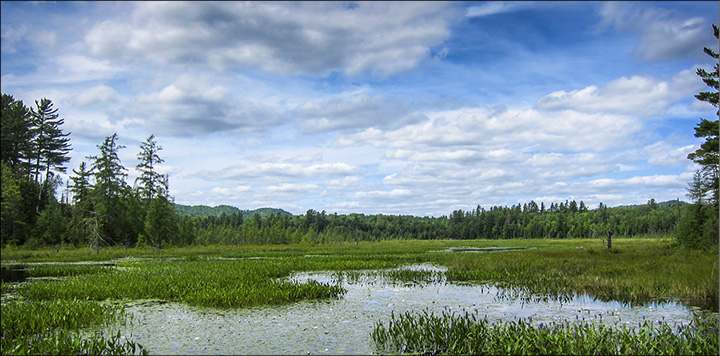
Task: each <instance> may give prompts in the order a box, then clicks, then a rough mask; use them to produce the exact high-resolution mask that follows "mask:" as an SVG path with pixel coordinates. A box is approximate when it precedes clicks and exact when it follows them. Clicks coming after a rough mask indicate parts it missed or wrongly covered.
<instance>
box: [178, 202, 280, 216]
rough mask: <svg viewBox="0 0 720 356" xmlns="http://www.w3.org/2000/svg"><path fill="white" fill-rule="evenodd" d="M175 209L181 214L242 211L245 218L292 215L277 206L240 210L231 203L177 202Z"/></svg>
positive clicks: (192, 214) (202, 214)
mask: <svg viewBox="0 0 720 356" xmlns="http://www.w3.org/2000/svg"><path fill="white" fill-rule="evenodd" d="M175 211H177V213H178V214H180V215H189V216H212V215H214V216H220V215H222V214H227V215H230V214H235V213H242V215H243V217H244V218H251V217H253V216H254V215H255V214H258V215H260V217H263V218H264V217H267V216H270V215H272V214H280V215H288V216H292V214H291V213H289V212H287V211H285V210H282V209H277V208H260V209H255V210H240V209H238V208H236V207H234V206H229V205H218V206H215V207H210V206H206V205H193V206H190V205H182V204H175Z"/></svg>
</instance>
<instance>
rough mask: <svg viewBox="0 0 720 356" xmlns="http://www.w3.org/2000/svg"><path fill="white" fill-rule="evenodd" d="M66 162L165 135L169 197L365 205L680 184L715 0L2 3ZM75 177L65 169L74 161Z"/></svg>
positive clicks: (558, 198) (298, 210) (691, 143)
mask: <svg viewBox="0 0 720 356" xmlns="http://www.w3.org/2000/svg"><path fill="white" fill-rule="evenodd" d="M1 10H2V58H1V59H2V60H1V62H0V66H1V71H2V81H1V85H2V92H3V93H6V94H10V95H13V96H14V97H15V98H16V99H20V100H23V101H24V102H25V103H26V104H27V105H32V104H33V103H34V101H35V100H39V99H41V98H43V97H46V98H48V99H50V100H52V101H53V103H54V104H55V107H56V108H58V109H59V114H60V116H61V117H62V118H64V119H65V127H64V129H65V131H66V132H71V140H72V141H71V143H72V145H73V151H72V152H71V156H72V160H71V161H70V163H69V168H70V169H75V168H77V166H78V165H79V164H80V163H81V162H82V161H87V160H86V158H85V157H86V156H89V155H95V154H97V147H96V146H97V145H99V144H100V143H102V141H103V139H104V138H105V137H106V136H109V135H112V134H113V133H117V134H118V136H119V139H120V140H119V143H120V144H122V145H125V146H127V148H125V149H123V150H122V151H121V153H120V158H121V159H122V163H123V165H124V166H125V167H127V168H128V169H129V172H128V173H129V175H130V176H129V180H128V182H129V183H130V184H132V182H133V180H134V178H135V177H136V176H137V172H136V171H135V170H134V167H135V165H136V164H137V159H136V155H137V153H138V152H139V150H140V148H139V146H140V143H141V142H142V141H144V140H145V139H146V138H147V137H148V136H150V134H154V135H155V137H156V139H157V141H158V143H159V145H160V146H162V147H163V150H162V151H161V152H160V153H161V156H162V157H163V158H164V159H165V162H164V164H163V165H161V166H159V167H158V170H159V171H161V172H162V173H167V174H169V175H170V191H171V195H172V196H174V198H175V201H176V202H177V203H180V204H187V205H198V204H202V205H211V206H214V205H220V204H227V205H232V206H237V207H239V208H241V209H255V208H259V207H277V208H283V209H285V210H288V211H290V212H292V213H294V214H303V213H304V212H305V211H307V210H308V209H315V210H317V211H322V210H325V211H327V212H328V213H334V212H337V213H339V214H347V213H353V212H358V213H365V214H380V213H382V214H403V215H405V214H407V215H417V216H426V215H429V216H441V215H448V214H450V213H451V212H452V211H453V210H456V209H463V210H469V209H473V208H474V207H476V206H477V205H481V206H483V207H490V206H493V205H513V204H517V203H526V202H528V201H530V200H535V201H536V202H541V201H542V202H545V203H546V204H549V203H552V202H562V201H565V200H568V199H569V200H577V201H581V200H582V201H584V202H585V203H586V204H587V205H588V206H590V207H595V206H597V205H598V204H599V203H600V202H602V203H605V204H607V205H608V206H617V205H626V204H641V203H645V202H647V201H648V200H649V199H651V198H653V199H656V200H658V201H665V200H670V199H676V198H680V199H687V198H686V197H685V194H686V187H687V183H688V182H689V181H690V180H691V179H692V174H693V172H694V171H695V169H696V168H697V167H696V166H694V164H693V163H692V162H691V161H690V160H688V159H687V158H686V157H687V154H688V153H690V152H692V151H694V150H695V149H696V148H697V147H698V146H699V144H700V143H701V140H700V139H697V138H695V137H693V134H694V130H693V128H694V126H695V125H696V124H697V123H698V122H699V121H700V118H712V117H713V116H714V115H715V109H714V108H713V107H712V106H710V105H709V104H707V103H703V102H699V101H698V100H696V99H695V98H694V95H695V94H697V93H698V92H699V91H702V90H706V89H707V87H705V85H704V84H703V83H702V81H701V80H700V78H699V77H697V75H696V74H695V71H696V69H697V68H706V69H711V67H712V64H713V62H712V59H711V58H710V57H709V56H707V55H706V54H704V53H703V51H702V49H703V47H705V46H711V47H713V48H715V49H716V50H717V48H718V42H717V41H716V40H715V38H714V37H713V36H712V28H711V24H712V23H713V22H712V21H714V20H717V18H718V13H719V12H720V10H719V9H718V3H717V2H715V1H703V2H692V1H689V2H686V1H682V2H584V1H583V2H458V3H455V2H439V3H433V2H399V3H391V2H369V3H356V2H318V3H315V2H294V3H280V2H251V3H242V2H219V3H211V2H170V3H161V2H47V3H45V2H2V9H1ZM65 178H66V179H67V176H65Z"/></svg>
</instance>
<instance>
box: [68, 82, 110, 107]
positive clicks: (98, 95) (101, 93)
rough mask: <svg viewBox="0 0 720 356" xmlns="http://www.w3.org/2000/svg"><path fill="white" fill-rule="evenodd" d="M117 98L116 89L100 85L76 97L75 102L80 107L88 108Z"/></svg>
mask: <svg viewBox="0 0 720 356" xmlns="http://www.w3.org/2000/svg"><path fill="white" fill-rule="evenodd" d="M116 96H117V92H116V91H115V89H113V88H111V87H109V86H107V85H102V84H101V85H98V86H94V87H92V88H90V89H87V90H85V91H83V92H82V93H80V94H78V95H77V96H75V98H74V99H73V102H74V103H75V104H76V105H78V106H88V105H97V104H102V103H106V102H108V101H110V100H112V99H113V98H115V97H116Z"/></svg>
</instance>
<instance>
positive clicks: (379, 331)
mask: <svg viewBox="0 0 720 356" xmlns="http://www.w3.org/2000/svg"><path fill="white" fill-rule="evenodd" d="M391 319H392V320H391V321H389V322H388V324H387V325H385V324H384V323H382V322H377V323H376V325H375V328H374V330H373V332H372V338H373V341H374V342H375V345H376V348H377V350H378V351H379V352H380V353H410V354H425V355H429V354H432V355H435V354H450V355H693V354H695V355H698V354H700V355H711V354H714V355H717V354H718V318H717V313H714V314H713V315H709V316H708V315H703V314H700V315H697V316H696V318H695V320H694V321H693V322H692V323H690V324H687V325H675V326H673V325H669V324H667V323H664V322H659V323H657V324H654V323H651V322H647V321H646V322H644V323H641V324H639V325H637V327H635V326H634V325H633V326H628V325H625V324H623V325H621V326H619V327H618V326H606V325H602V324H601V325H594V324H593V323H590V322H584V323H571V322H569V321H567V320H565V321H563V322H558V323H555V322H551V323H550V324H543V323H540V324H539V325H534V324H533V323H532V319H520V320H512V321H498V322H493V323H491V322H490V321H488V319H487V317H482V318H481V317H480V316H479V314H478V313H477V312H475V313H465V314H455V313H454V312H448V311H447V310H445V311H443V313H442V315H439V316H437V315H434V314H432V313H430V312H428V311H424V312H421V313H411V312H409V311H408V312H405V313H404V314H400V315H398V316H397V317H396V316H395V314H394V313H393V314H392V316H391Z"/></svg>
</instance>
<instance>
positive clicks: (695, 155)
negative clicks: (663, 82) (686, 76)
mask: <svg viewBox="0 0 720 356" xmlns="http://www.w3.org/2000/svg"><path fill="white" fill-rule="evenodd" d="M718 32H719V31H718V26H716V25H713V34H714V35H715V38H718V39H720V38H719V37H718V35H719V33H718ZM704 51H705V53H707V54H708V55H709V56H710V57H712V58H714V59H715V66H714V69H715V70H714V71H712V72H708V71H706V70H705V69H702V68H698V70H697V75H698V76H700V77H701V78H702V80H703V82H705V84H706V85H707V86H708V87H710V88H712V89H714V91H705V92H700V93H699V94H697V95H695V97H696V98H697V99H698V100H700V101H705V102H708V103H710V104H712V105H713V106H714V107H716V108H717V107H718V95H719V94H718V90H720V82H718V78H720V67H718V63H717V61H718V53H716V52H715V51H713V50H712V49H710V48H707V47H705V49H704ZM717 115H720V110H718V111H717ZM718 129H719V127H718V120H717V119H715V120H707V119H701V121H700V123H699V124H698V125H697V126H696V127H695V137H702V138H705V142H703V143H702V145H700V148H698V149H697V150H696V151H695V152H692V153H690V154H689V155H688V158H689V159H691V160H692V161H693V162H695V163H697V164H699V165H700V166H701V168H700V169H699V172H700V175H701V176H702V177H701V178H700V179H698V178H697V177H696V178H695V179H693V182H692V183H691V185H695V186H692V187H691V194H693V196H694V197H695V199H696V201H701V200H702V199H703V198H704V197H706V196H707V195H710V197H709V199H708V200H710V202H712V203H713V204H715V206H716V207H717V205H718V188H719V187H720V186H719V184H718V176H719V174H718V165H719V163H720V146H719V144H718Z"/></svg>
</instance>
